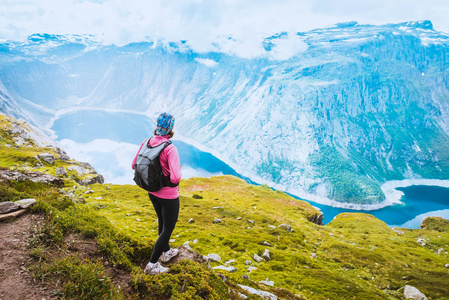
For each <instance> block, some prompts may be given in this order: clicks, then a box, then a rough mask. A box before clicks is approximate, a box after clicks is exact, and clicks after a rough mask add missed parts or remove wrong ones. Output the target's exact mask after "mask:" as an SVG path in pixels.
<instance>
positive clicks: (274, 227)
mask: <svg viewBox="0 0 449 300" xmlns="http://www.w3.org/2000/svg"><path fill="white" fill-rule="evenodd" d="M268 228H272V229H276V226H274V225H268Z"/></svg>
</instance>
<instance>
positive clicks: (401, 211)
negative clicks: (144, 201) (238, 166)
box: [52, 111, 449, 228]
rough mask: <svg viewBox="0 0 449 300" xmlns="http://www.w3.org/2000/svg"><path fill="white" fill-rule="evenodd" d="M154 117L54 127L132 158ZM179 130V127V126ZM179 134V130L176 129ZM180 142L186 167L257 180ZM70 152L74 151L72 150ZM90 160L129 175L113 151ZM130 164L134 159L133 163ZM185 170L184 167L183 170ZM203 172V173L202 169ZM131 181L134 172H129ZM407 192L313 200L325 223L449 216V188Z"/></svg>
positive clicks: (84, 119) (94, 114) (82, 119)
mask: <svg viewBox="0 0 449 300" xmlns="http://www.w3.org/2000/svg"><path fill="white" fill-rule="evenodd" d="M153 129H154V121H152V120H149V119H148V118H146V117H145V116H142V115H136V114H131V113H110V112H102V111H78V112H74V113H69V114H66V115H63V116H61V118H59V119H58V120H56V121H55V123H54V125H53V127H52V130H54V131H55V133H56V135H57V136H58V139H57V140H62V139H69V140H72V141H75V142H77V143H91V142H93V141H94V140H95V139H107V140H111V141H115V142H122V143H129V144H134V145H136V146H135V149H134V147H133V148H132V149H131V150H130V151H129V152H130V153H129V156H128V157H123V159H125V160H126V162H127V164H128V161H131V160H132V158H133V155H135V152H136V151H137V150H138V146H139V145H140V143H141V142H142V141H143V140H144V139H145V138H146V137H148V136H151V135H152V132H153ZM175 132H176V130H175ZM175 134H176V133H175ZM173 143H174V144H175V145H176V146H177V148H178V152H179V157H180V161H181V166H182V168H183V170H184V169H186V168H187V167H190V168H192V169H195V170H200V171H199V172H200V173H197V174H199V175H201V174H203V173H204V172H205V174H206V175H207V174H226V175H234V176H237V177H240V178H243V179H245V180H247V181H248V182H250V183H254V182H252V181H251V180H249V179H248V178H244V177H242V176H240V175H239V174H238V173H237V172H235V170H233V169H232V168H231V167H230V166H229V165H227V164H226V163H224V162H223V161H221V160H219V159H217V158H216V157H215V156H213V155H212V154H210V153H206V152H203V151H200V150H199V149H197V148H195V147H194V146H192V145H189V144H187V143H184V142H182V141H179V140H176V139H174V140H173ZM69 155H70V153H69ZM125 156H126V155H125ZM91 158H92V160H91V161H89V162H90V163H91V164H92V165H93V166H94V167H95V168H96V169H97V170H98V171H99V172H100V173H102V172H106V173H109V172H110V173H112V174H118V175H120V176H122V175H123V174H125V175H126V172H125V171H124V170H123V168H121V167H120V163H119V162H115V163H111V161H112V160H113V159H114V157H113V155H111V153H98V152H94V153H93V154H91ZM129 165H130V163H129ZM183 172H184V171H183ZM201 172H203V173H201ZM127 177H130V178H129V181H130V183H131V182H132V178H131V175H128V176H127ZM400 190H401V191H402V192H403V193H404V196H403V197H402V199H401V201H402V202H403V204H395V205H392V206H388V207H385V208H382V209H379V210H374V211H357V210H350V209H342V208H336V207H332V206H328V205H323V204H318V203H314V202H310V203H311V204H312V205H313V206H316V207H318V208H320V209H321V211H322V212H323V214H324V220H323V223H324V224H327V223H329V222H330V221H332V219H333V218H334V217H335V216H336V215H338V214H340V213H343V212H364V213H369V214H372V215H374V216H375V217H377V218H379V219H380V220H382V221H384V222H385V223H387V224H388V225H391V226H398V227H407V228H419V225H420V223H421V221H422V219H423V218H424V217H425V216H427V215H432V216H442V217H445V218H448V217H449V188H443V187H437V186H411V187H407V188H400Z"/></svg>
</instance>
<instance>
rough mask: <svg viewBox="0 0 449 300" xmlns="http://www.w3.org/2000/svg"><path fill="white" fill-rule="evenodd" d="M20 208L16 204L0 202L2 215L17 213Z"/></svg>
mask: <svg viewBox="0 0 449 300" xmlns="http://www.w3.org/2000/svg"><path fill="white" fill-rule="evenodd" d="M19 208H20V205H19V204H18V203H16V202H10V201H8V202H0V214H7V213H10V212H13V211H16V210H18V209H19Z"/></svg>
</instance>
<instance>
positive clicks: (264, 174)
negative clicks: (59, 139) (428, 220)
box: [0, 21, 449, 207]
mask: <svg viewBox="0 0 449 300" xmlns="http://www.w3.org/2000/svg"><path fill="white" fill-rule="evenodd" d="M289 39H295V43H297V44H299V47H297V50H296V51H295V52H292V50H291V49H287V50H285V49H284V50H283V49H282V47H283V45H286V44H288V43H287V41H288V40H289ZM261 47H262V48H263V54H261V55H259V56H257V57H252V58H249V57H239V56H237V55H235V54H232V53H227V52H226V51H220V50H219V47H217V49H218V50H217V51H215V52H206V53H198V52H195V51H193V50H192V49H190V48H189V46H188V42H186V41H179V42H161V41H143V42H136V43H131V44H127V45H105V44H102V43H100V42H97V41H96V40H95V37H92V36H76V35H51V34H35V35H32V36H30V37H29V38H28V40H26V41H2V42H0V110H1V111H2V112H4V113H6V114H10V115H13V116H15V117H19V118H22V119H25V120H27V121H28V122H30V123H31V124H33V125H36V126H37V127H40V128H46V129H49V128H50V127H51V124H52V121H54V120H55V119H56V118H58V116H61V115H62V114H64V113H67V112H70V111H76V110H83V109H86V110H103V111H124V112H129V113H136V114H139V115H142V114H143V115H145V116H148V117H149V118H150V119H154V118H155V117H156V116H157V115H158V114H159V113H160V112H161V111H169V112H170V113H172V114H174V115H175V117H176V119H177V121H176V132H177V134H179V135H180V136H182V139H183V140H185V141H187V142H189V143H192V144H193V145H195V146H197V147H198V148H199V149H204V150H206V151H208V152H211V153H213V154H214V155H216V156H217V157H218V158H220V159H222V160H223V161H225V162H226V163H227V164H228V165H230V166H231V167H233V168H234V169H235V170H236V171H237V172H239V173H240V174H242V175H243V176H246V177H248V178H251V179H252V180H254V181H256V182H259V183H267V184H269V185H270V186H272V187H274V188H276V189H280V190H284V191H287V192H290V193H292V194H294V195H296V196H299V197H302V198H305V199H309V200H313V201H316V202H321V203H323V202H327V203H330V204H332V205H334V206H341V207H345V206H346V207H352V206H353V205H359V207H360V205H361V206H362V207H365V206H366V207H380V206H382V205H383V204H385V203H386V201H385V193H384V192H383V191H382V188H381V186H382V185H383V184H385V183H386V182H388V181H393V180H395V181H396V180H407V179H437V180H448V179H449V151H448V149H449V55H448V53H449V36H448V35H447V34H445V33H442V32H438V31H436V30H434V28H433V26H432V23H431V22H430V21H417V22H405V23H400V24H386V25H376V26H374V25H360V24H358V23H356V22H349V23H342V24H337V25H335V26H331V27H327V28H321V29H315V30H311V31H307V32H298V33H296V34H294V35H292V34H291V33H287V32H283V33H279V34H277V35H274V36H270V37H267V38H265V40H264V41H263V43H262V45H261ZM295 49H296V48H295ZM139 142H140V141H136V143H139ZM329 201H330V202H329Z"/></svg>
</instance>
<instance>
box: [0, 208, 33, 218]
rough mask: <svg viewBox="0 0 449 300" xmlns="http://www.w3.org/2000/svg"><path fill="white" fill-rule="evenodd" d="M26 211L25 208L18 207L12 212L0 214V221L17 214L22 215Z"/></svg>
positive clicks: (15, 216)
mask: <svg viewBox="0 0 449 300" xmlns="http://www.w3.org/2000/svg"><path fill="white" fill-rule="evenodd" d="M27 211H28V210H27V209H19V210H16V211H13V212H10V213H7V214H0V221H3V220H8V219H12V218H17V217H18V216H21V215H23V214H24V213H26V212H27Z"/></svg>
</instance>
